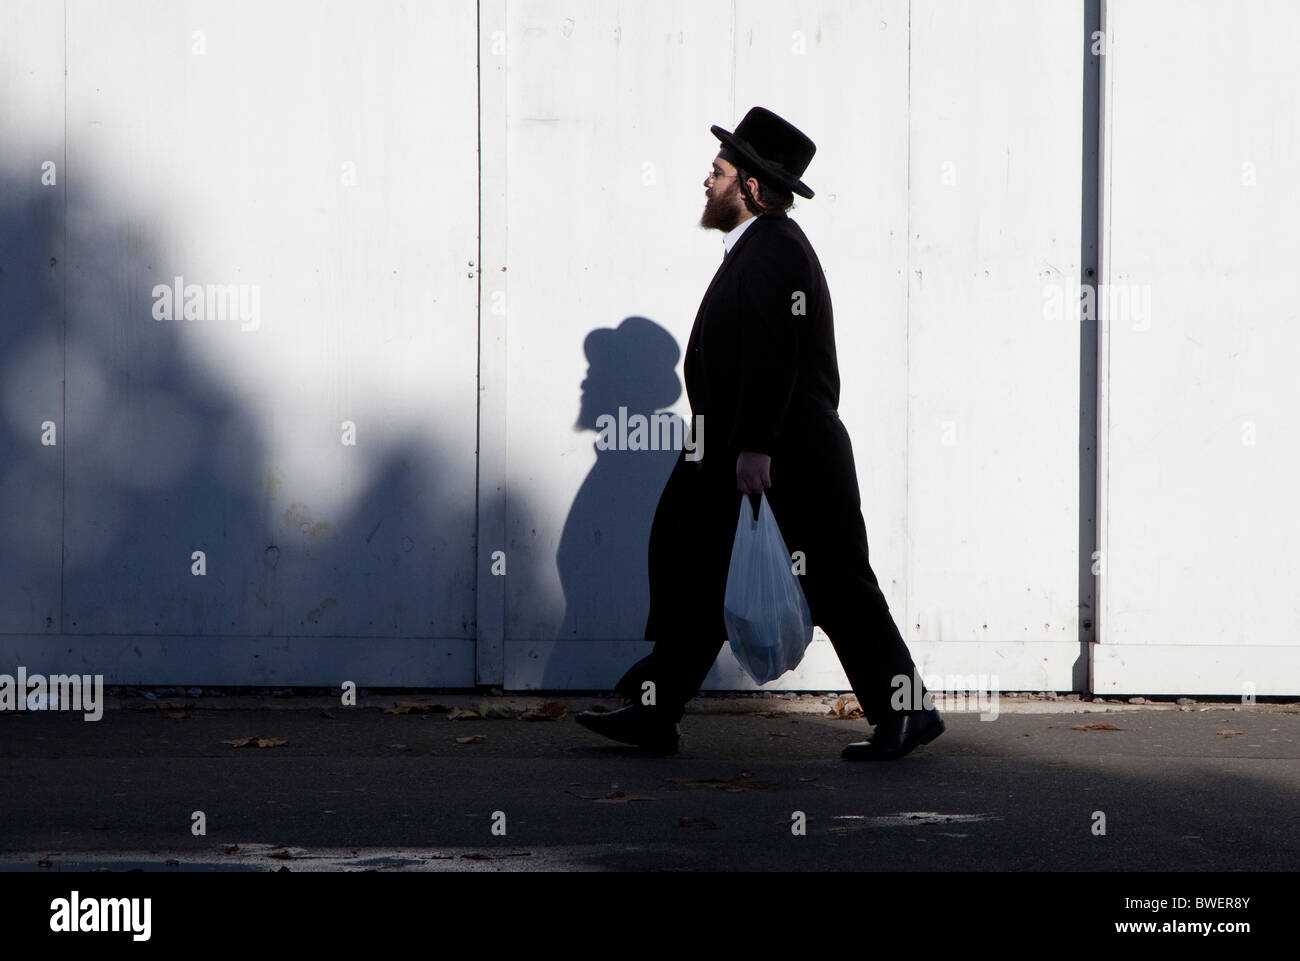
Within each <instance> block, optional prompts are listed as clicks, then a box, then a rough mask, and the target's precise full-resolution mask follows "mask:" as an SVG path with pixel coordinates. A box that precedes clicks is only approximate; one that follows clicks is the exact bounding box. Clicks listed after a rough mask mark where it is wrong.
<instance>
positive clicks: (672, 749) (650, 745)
mask: <svg viewBox="0 0 1300 961" xmlns="http://www.w3.org/2000/svg"><path fill="white" fill-rule="evenodd" d="M575 720H577V722H578V723H579V724H581V725H582V726H583V727H585V728H586V729H587V730H588V731H590V732H591V733H592V734H599V735H600V736H601V737H603V738H606V739H608V740H610V741H615V742H617V743H619V744H628V745H631V746H632V747H639V748H641V750H643V751H646V752H647V753H650V754H676V753H677V749H678V744H679V743H680V738H674V739H673V740H672V741H633V740H631V739H629V738H622V737H616V736H614V735H613V734H609V733H608V732H606V731H602V730H600V729H599V728H595V727H592V726H591V725H590V724H589V723H588V722H589V720H590V718H584V717H583V716H582V715H581V714H579V715H578V716H577V718H576V719H575Z"/></svg>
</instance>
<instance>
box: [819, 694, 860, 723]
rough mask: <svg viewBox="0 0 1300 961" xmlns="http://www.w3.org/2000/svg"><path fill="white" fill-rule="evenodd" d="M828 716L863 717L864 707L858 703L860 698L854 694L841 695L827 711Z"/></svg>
mask: <svg viewBox="0 0 1300 961" xmlns="http://www.w3.org/2000/svg"><path fill="white" fill-rule="evenodd" d="M826 713H827V716H828V717H836V718H844V719H848V718H855V717H862V707H861V706H860V705H859V704H858V699H857V698H856V697H853V696H851V695H850V696H849V697H845V696H844V695H840V696H839V697H837V698H836V699H835V703H834V704H832V705H831V709H830V710H829V711H827V712H826Z"/></svg>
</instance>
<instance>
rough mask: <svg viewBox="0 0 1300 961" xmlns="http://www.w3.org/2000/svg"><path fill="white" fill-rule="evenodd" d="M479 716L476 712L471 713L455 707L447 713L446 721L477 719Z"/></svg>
mask: <svg viewBox="0 0 1300 961" xmlns="http://www.w3.org/2000/svg"><path fill="white" fill-rule="evenodd" d="M479 716H480V715H479V713H478V711H471V710H468V709H466V708H463V707H457V708H453V709H452V710H451V711H449V712H448V713H447V720H449V721H462V720H468V719H469V718H473V717H479Z"/></svg>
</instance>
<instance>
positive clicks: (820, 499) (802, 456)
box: [616, 416, 924, 724]
mask: <svg viewBox="0 0 1300 961" xmlns="http://www.w3.org/2000/svg"><path fill="white" fill-rule="evenodd" d="M792 433H793V436H795V437H797V438H798V441H797V443H796V444H795V445H792V446H791V447H789V448H788V449H786V450H782V451H779V452H777V453H775V454H774V455H773V457H772V469H771V475H772V486H771V487H770V488H769V489H768V490H767V492H766V494H767V498H768V502H769V504H770V505H771V507H772V514H773V516H774V517H775V518H776V522H777V524H778V526H779V527H780V528H781V534H782V536H783V538H784V540H785V542H786V547H787V548H788V549H789V550H790V551H791V552H794V551H802V552H803V554H804V558H805V563H806V571H805V573H804V574H803V575H801V577H800V581H801V583H802V585H803V590H804V596H805V597H807V599H808V606H809V609H810V610H811V612H812V616H813V623H815V624H816V625H817V626H818V627H820V628H821V629H822V630H823V631H825V632H826V634H827V635H828V636H829V637H830V640H831V643H832V644H833V645H834V647H835V653H836V654H837V655H838V657H839V659H840V664H841V665H842V666H843V668H844V672H845V674H846V675H847V676H848V680H849V683H850V684H851V685H852V687H853V692H854V693H855V694H856V695H857V698H858V703H859V704H860V705H861V706H862V710H863V713H864V714H865V715H866V717H867V719H868V720H869V721H870V722H871V723H873V724H879V723H880V722H881V721H882V720H883V719H884V718H885V717H887V716H888V715H889V714H890V713H891V706H890V705H891V699H897V698H899V697H901V695H895V691H896V690H898V687H899V685H898V682H897V681H896V680H895V679H896V678H898V677H899V676H900V675H901V676H903V677H906V678H907V679H908V683H909V684H910V683H911V681H912V679H913V678H914V677H915V671H916V667H915V664H914V663H913V661H912V656H911V654H910V653H909V652H908V650H907V644H906V643H905V642H904V640H903V638H902V635H901V634H900V633H899V630H898V626H897V625H896V624H895V623H894V618H893V616H892V615H891V614H890V611H889V605H888V603H887V602H886V600H885V595H884V593H883V592H882V591H881V589H880V585H879V582H878V581H877V579H876V575H875V573H874V572H873V571H872V569H871V564H870V561H869V558H868V552H867V532H866V526H865V524H864V522H863V519H862V509H861V500H860V496H859V491H858V483H857V475H856V473H855V469H854V462H853V453H852V446H851V444H850V442H849V437H848V432H847V431H846V430H845V429H844V426H843V425H842V423H841V422H840V420H839V418H838V416H832V417H823V418H819V419H817V420H815V421H812V422H810V423H808V424H807V425H804V426H803V427H802V428H801V429H799V430H797V431H794V432H792ZM737 454H738V452H737V451H730V450H726V451H723V452H722V453H721V454H720V455H719V456H717V457H715V459H714V462H713V463H711V464H708V465H707V466H703V465H702V464H701V463H700V462H692V461H688V460H686V459H685V456H684V455H683V456H681V457H679V458H678V461H677V464H676V466H675V467H674V469H673V472H672V475H671V476H670V477H669V479H668V483H667V484H666V485H665V487H664V491H663V494H662V495H661V497H660V499H659V505H658V507H657V509H656V510H655V517H654V524H653V526H652V528H651V533H650V546H649V565H650V614H649V618H648V619H647V623H646V631H645V637H646V640H647V641H651V642H653V643H654V648H653V649H652V651H651V652H650V654H649V655H648V656H647V657H645V658H642V659H641V660H640V661H638V662H637V663H636V664H634V665H633V666H632V667H631V668H630V669H629V670H628V671H627V673H626V674H624V675H623V677H622V679H620V680H619V682H618V685H617V688H616V689H617V691H618V693H619V694H620V695H622V696H623V697H626V698H628V699H630V700H632V701H633V702H634V703H638V704H639V703H643V694H644V692H645V690H646V688H645V687H644V685H645V683H646V682H647V681H649V682H652V683H653V684H654V700H655V706H656V707H657V708H658V709H660V710H662V711H663V712H664V713H665V714H667V715H668V716H670V717H671V718H672V720H674V721H676V720H679V719H680V718H681V716H682V714H683V713H684V711H685V707H686V702H687V701H689V700H690V699H691V698H692V697H694V696H695V694H696V692H697V691H698V690H699V687H700V684H702V683H703V681H704V678H705V676H706V675H707V674H708V672H709V669H710V668H711V667H712V665H713V662H714V660H715V659H716V658H717V656H718V651H719V650H720V648H721V646H722V645H723V644H725V643H726V640H727V632H726V627H725V624H724V622H723V617H722V607H723V597H724V594H725V592H726V585H727V569H728V566H729V564H730V561H731V548H732V543H733V540H734V538H735V533H736V522H737V517H738V514H739V511H740V504H741V500H742V498H743V496H744V495H742V494H741V493H740V491H738V490H737V489H736V476H735V463H736V456H737ZM706 460H707V458H706ZM906 690H907V691H908V692H909V695H910V691H911V689H910V687H909V688H907V689H906ZM923 692H924V689H923V688H922V692H921V694H923ZM918 696H920V695H918ZM911 701H912V698H911V696H909V697H908V698H907V703H905V704H904V705H903V706H904V707H910V706H912V704H911Z"/></svg>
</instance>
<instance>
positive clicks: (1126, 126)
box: [1094, 0, 1300, 695]
mask: <svg viewBox="0 0 1300 961" xmlns="http://www.w3.org/2000/svg"><path fill="white" fill-rule="evenodd" d="M1106 21H1107V22H1106V33H1107V52H1106V57H1105V69H1106V74H1107V81H1106V98H1107V109H1106V112H1105V120H1106V127H1105V144H1106V161H1105V162H1106V190H1105V193H1104V202H1103V247H1104V250H1105V266H1104V272H1103V276H1102V280H1103V283H1105V284H1107V285H1109V286H1108V290H1109V291H1110V293H1109V295H1108V296H1104V297H1099V298H1098V300H1099V306H1100V307H1101V310H1102V323H1103V326H1104V330H1105V337H1106V341H1107V343H1108V348H1109V349H1108V350H1106V351H1105V352H1104V355H1103V358H1102V362H1103V366H1102V370H1101V377H1102V391H1103V408H1102V411H1101V418H1102V421H1101V431H1102V437H1103V443H1104V445H1105V455H1104V458H1105V462H1106V465H1107V468H1106V471H1105V473H1104V475H1103V476H1102V477H1101V479H1100V483H1101V485H1102V488H1103V491H1104V501H1105V504H1106V508H1107V509H1106V511H1105V512H1104V513H1103V514H1102V515H1101V517H1100V523H1101V525H1102V532H1101V533H1102V538H1103V544H1104V563H1105V569H1104V575H1103V582H1104V590H1103V596H1104V598H1105V601H1104V606H1103V608H1102V610H1101V624H1100V641H1101V643H1100V644H1099V645H1098V647H1097V649H1096V652H1095V663H1094V671H1095V676H1096V684H1097V689H1098V690H1099V691H1102V692H1120V693H1122V692H1142V691H1152V690H1156V691H1161V692H1166V693H1187V694H1232V695H1254V694H1258V695H1267V694H1288V693H1290V694H1293V693H1295V692H1296V691H1297V689H1298V686H1300V603H1297V601H1296V597H1297V591H1296V584H1297V583H1298V582H1300V560H1297V558H1296V556H1295V552H1294V551H1293V550H1291V549H1290V548H1291V545H1292V544H1293V543H1294V542H1295V541H1296V540H1297V537H1298V536H1300V515H1297V513H1296V511H1295V510H1294V489H1295V486H1296V485H1295V475H1296V471H1297V467H1298V466H1300V446H1298V445H1297V443H1296V440H1297V433H1296V430H1295V424H1294V417H1293V416H1292V412H1293V411H1294V410H1296V409H1297V407H1300V382H1298V381H1297V379H1296V378H1295V377H1294V375H1293V374H1292V372H1291V371H1290V369H1289V368H1290V364H1291V354H1292V353H1293V350H1292V348H1293V347H1294V344H1295V330H1296V326H1295V322H1296V319H1297V308H1296V305H1295V298H1294V297H1292V296H1291V292H1290V285H1289V279H1290V277H1291V276H1292V275H1293V273H1294V264H1295V260H1296V255H1297V251H1298V250H1300V247H1298V246H1297V243H1296V241H1295V239H1294V235H1295V224H1296V222H1297V220H1298V219H1300V193H1298V192H1297V191H1296V189H1295V170H1296V169H1297V164H1298V163H1300V127H1298V126H1297V124H1296V122H1295V118H1296V117H1297V116H1300V73H1298V70H1300V68H1298V67H1297V64H1296V59H1295V57H1294V52H1293V50H1292V49H1291V38H1292V37H1293V36H1294V35H1295V32H1296V30H1297V29H1298V28H1300V8H1297V7H1296V6H1295V5H1294V4H1292V3H1286V2H1270V0H1260V2H1252V3H1249V4H1240V5H1234V6H1232V7H1225V6H1223V5H1222V4H1215V3H1210V2H1203V0H1197V2H1191V3H1174V2H1164V0H1152V2H1147V3H1115V2H1112V3H1109V4H1107V7H1106Z"/></svg>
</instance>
